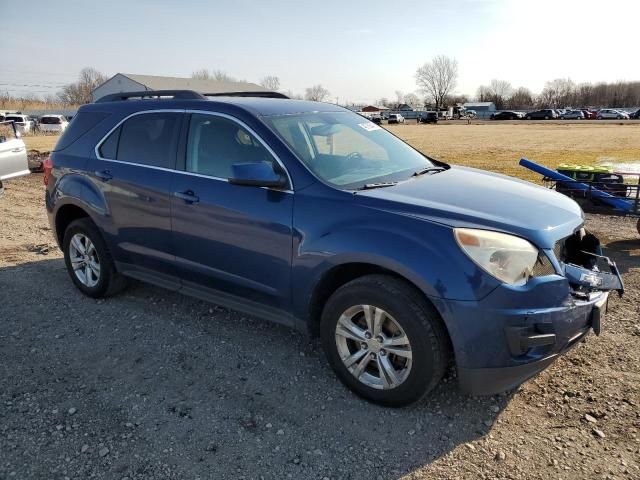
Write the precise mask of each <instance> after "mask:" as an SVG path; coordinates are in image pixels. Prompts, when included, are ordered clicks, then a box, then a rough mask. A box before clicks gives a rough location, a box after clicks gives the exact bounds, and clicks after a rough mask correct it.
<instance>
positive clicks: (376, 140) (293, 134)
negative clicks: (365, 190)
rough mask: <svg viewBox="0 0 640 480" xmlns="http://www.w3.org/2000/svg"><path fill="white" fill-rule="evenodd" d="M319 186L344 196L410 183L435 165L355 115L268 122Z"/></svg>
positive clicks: (304, 116)
mask: <svg viewBox="0 0 640 480" xmlns="http://www.w3.org/2000/svg"><path fill="white" fill-rule="evenodd" d="M264 120H265V121H266V122H267V123H268V124H270V125H271V126H272V127H273V128H274V130H275V131H276V132H277V133H278V134H279V135H280V137H281V138H282V139H283V140H284V141H285V142H286V143H287V144H288V145H289V146H290V147H291V149H292V150H293V151H294V152H295V153H296V154H297V156H298V158H300V160H302V161H303V162H304V163H305V164H306V165H307V167H309V169H310V170H311V171H312V172H313V173H314V174H316V175H317V176H318V177H319V178H320V179H321V180H323V181H325V182H326V183H328V184H330V185H333V186H335V187H337V188H341V189H344V190H355V189H359V188H362V187H364V186H365V185H367V184H371V183H383V182H385V183H386V182H397V181H401V180H406V179H407V178H409V177H410V176H411V175H412V174H413V173H414V172H416V171H418V170H421V169H424V168H428V167H432V166H433V163H431V162H430V161H429V159H428V158H427V157H425V156H424V155H422V154H421V153H420V152H418V151H416V150H414V149H413V148H411V147H410V146H409V145H407V144H406V143H404V142H403V141H402V140H400V139H399V138H397V137H395V136H394V135H392V134H391V133H389V132H388V131H387V130H385V129H384V128H381V127H379V126H378V125H376V124H375V123H373V122H371V121H369V120H367V119H366V118H364V117H362V116H360V115H357V114H355V113H351V112H328V113H324V112H316V113H303V114H297V115H278V116H271V117H265V118H264Z"/></svg>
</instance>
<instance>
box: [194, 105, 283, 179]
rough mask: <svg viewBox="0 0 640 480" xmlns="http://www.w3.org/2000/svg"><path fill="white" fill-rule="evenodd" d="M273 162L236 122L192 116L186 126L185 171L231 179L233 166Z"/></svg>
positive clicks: (210, 116)
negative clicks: (187, 133) (187, 128)
mask: <svg viewBox="0 0 640 480" xmlns="http://www.w3.org/2000/svg"><path fill="white" fill-rule="evenodd" d="M255 162H269V163H271V164H273V163H274V159H273V157H272V156H271V154H270V153H269V152H268V151H267V149H266V148H265V147H264V146H263V145H262V144H261V143H260V142H259V141H258V139H257V138H255V137H254V136H253V135H252V134H251V133H249V132H248V131H247V130H246V129H244V128H243V127H242V126H240V125H239V124H238V123H236V122H234V121H232V120H229V119H227V118H224V117H219V116H216V115H206V114H199V113H194V114H192V115H191V121H190V123H189V136H188V141H187V158H186V165H185V167H186V170H187V171H188V172H192V173H199V174H202V175H208V176H211V177H216V178H224V179H227V178H230V177H232V176H233V171H232V168H231V167H232V165H234V164H236V163H255Z"/></svg>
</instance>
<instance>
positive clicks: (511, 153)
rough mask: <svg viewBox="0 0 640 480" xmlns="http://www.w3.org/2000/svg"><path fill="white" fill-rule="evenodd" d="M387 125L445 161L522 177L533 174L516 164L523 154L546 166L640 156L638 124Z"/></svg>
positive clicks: (625, 160) (639, 130)
mask: <svg viewBox="0 0 640 480" xmlns="http://www.w3.org/2000/svg"><path fill="white" fill-rule="evenodd" d="M389 130H391V131H392V132H393V133H395V134H396V135H398V136H399V137H401V138H402V139H404V140H406V141H407V142H409V143H410V144H411V145H413V146H414V147H415V148H417V149H418V150H420V151H422V152H424V153H426V154H428V155H430V156H432V157H434V158H437V159H440V160H443V161H445V162H448V163H455V164H459V165H466V166H470V167H476V168H482V169H486V170H491V171H495V172H499V173H504V174H507V175H512V176H516V177H520V178H525V179H527V180H537V178H538V176H537V175H536V174H534V173H533V172H530V171H529V170H526V169H524V168H522V167H520V166H518V161H519V160H520V158H522V157H527V158H528V159H530V160H533V161H535V162H537V163H541V164H543V165H546V166H548V167H551V168H555V167H556V166H557V165H558V164H560V163H565V162H567V163H580V164H595V163H598V162H629V161H638V162H640V124H624V125H620V124H609V123H606V124H603V123H585V124H575V123H567V124H560V123H552V124H545V123H542V122H539V123H525V124H522V125H520V124H496V123H480V124H471V125H466V124H457V125H414V124H409V125H393V126H392V127H390V128H389Z"/></svg>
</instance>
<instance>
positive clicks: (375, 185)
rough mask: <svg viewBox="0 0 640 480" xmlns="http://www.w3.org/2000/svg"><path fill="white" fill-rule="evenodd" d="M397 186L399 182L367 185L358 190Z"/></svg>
mask: <svg viewBox="0 0 640 480" xmlns="http://www.w3.org/2000/svg"><path fill="white" fill-rule="evenodd" d="M397 184H398V182H380V183H365V184H364V185H363V186H362V187H360V188H358V190H371V189H373V188H384V187H393V186H394V185H397Z"/></svg>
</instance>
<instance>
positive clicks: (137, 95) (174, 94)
mask: <svg viewBox="0 0 640 480" xmlns="http://www.w3.org/2000/svg"><path fill="white" fill-rule="evenodd" d="M207 97H261V98H289V97H287V96H286V95H284V94H283V93H280V92H269V91H263V92H260V91H258V92H217V93H198V92H195V91H193V90H143V91H141V92H120V93H112V94H110V95H105V96H104V97H101V98H99V99H98V100H96V101H95V103H106V102H119V101H122V100H129V99H132V98H134V99H140V100H143V99H145V98H149V99H159V98H169V99H175V100H206V98H207Z"/></svg>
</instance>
